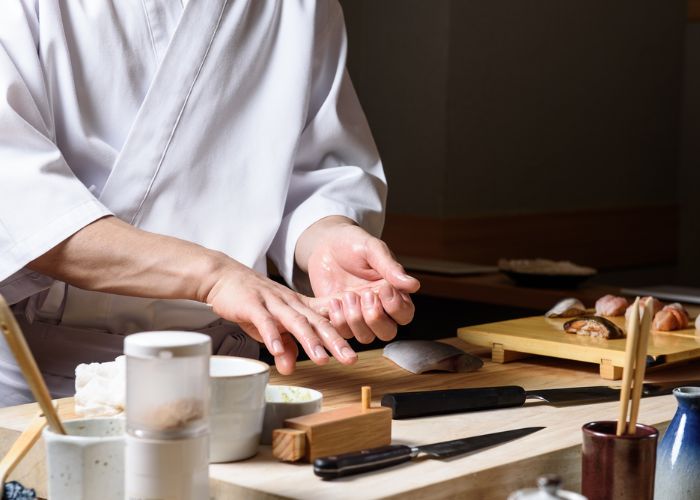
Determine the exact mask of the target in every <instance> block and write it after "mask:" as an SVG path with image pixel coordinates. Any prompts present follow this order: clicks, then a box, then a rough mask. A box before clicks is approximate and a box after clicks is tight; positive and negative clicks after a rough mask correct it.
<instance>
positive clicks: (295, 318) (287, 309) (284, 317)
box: [265, 296, 328, 365]
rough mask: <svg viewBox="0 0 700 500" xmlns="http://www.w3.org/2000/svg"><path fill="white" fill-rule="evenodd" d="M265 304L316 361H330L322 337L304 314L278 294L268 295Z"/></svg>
mask: <svg viewBox="0 0 700 500" xmlns="http://www.w3.org/2000/svg"><path fill="white" fill-rule="evenodd" d="M265 306H266V307H267V309H268V311H270V313H272V315H273V316H275V318H277V321H279V322H280V323H281V324H282V326H283V327H284V329H285V330H286V331H288V332H289V333H291V334H292V335H294V337H296V339H297V340H298V341H299V343H300V344H301V346H302V348H303V349H304V351H305V352H306V354H308V355H309V358H310V359H311V360H312V361H313V362H314V363H316V364H318V365H322V364H326V363H327V362H328V353H327V352H326V350H325V349H324V348H323V343H322V341H321V339H320V338H319V336H318V335H317V334H316V332H315V331H314V328H313V327H312V326H311V323H310V322H309V319H308V318H307V317H306V316H305V315H304V314H302V313H300V312H299V311H297V310H296V309H294V308H293V307H291V306H290V305H289V304H287V303H286V302H284V301H283V300H282V299H280V298H279V297H276V296H271V297H266V298H265ZM326 321H327V320H326Z"/></svg>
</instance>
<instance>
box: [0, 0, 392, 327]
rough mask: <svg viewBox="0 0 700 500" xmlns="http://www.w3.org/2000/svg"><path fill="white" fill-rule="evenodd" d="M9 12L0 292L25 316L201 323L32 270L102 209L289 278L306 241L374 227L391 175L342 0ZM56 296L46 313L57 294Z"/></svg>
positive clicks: (155, 0)
mask: <svg viewBox="0 0 700 500" xmlns="http://www.w3.org/2000/svg"><path fill="white" fill-rule="evenodd" d="M2 11H3V12H2V15H1V16H0V185H2V186H3V193H2V196H0V255H1V256H2V258H1V259H0V280H2V281H1V282H0V293H2V294H4V295H5V296H6V298H7V299H8V301H9V302H11V303H13V302H18V301H20V300H22V299H24V298H26V297H30V296H34V297H33V299H32V300H31V301H30V307H29V311H28V312H29V313H30V314H29V315H30V317H31V318H32V319H34V317H35V316H37V317H38V319H42V318H43V317H49V318H51V320H52V321H56V322H60V323H61V324H66V325H69V326H79V327H90V328H97V329H101V330H107V331H110V332H112V333H120V334H123V333H130V332H132V331H136V330H147V329H158V328H176V327H180V328H199V327H202V326H204V325H206V324H209V323H210V322H211V321H212V320H214V319H216V318H215V317H214V316H213V314H212V313H211V312H210V311H209V310H208V308H206V306H203V305H201V304H195V303H190V304H187V303H185V301H162V300H148V299H136V298H125V297H119V296H114V295H110V294H101V293H96V292H86V291H83V290H78V289H75V288H72V287H65V286H63V285H62V284H60V283H59V284H55V285H54V287H53V288H52V289H51V293H48V294H47V293H46V292H45V293H43V294H41V295H37V294H38V292H40V291H42V290H45V289H46V288H47V287H48V286H49V285H51V280H49V279H48V278H47V277H45V276H41V275H39V274H37V273H31V272H29V271H28V270H27V269H26V268H25V267H24V266H25V265H26V264H27V263H28V262H29V261H31V260H32V259H34V258H36V257H38V256H40V255H42V254H43V253H44V252H46V251H47V250H49V249H50V248H52V247H53V246H55V245H56V244H58V243H59V242H61V241H62V240H64V239H65V238H67V237H68V236H70V235H71V234H73V233H74V232H76V231H78V230H79V229H80V228H82V227H84V226H85V225H86V224H88V223H90V222H91V221H94V220H96V219H98V218H100V217H102V216H105V215H108V214H114V215H116V216H118V217H120V218H121V219H123V220H125V221H127V222H129V223H131V224H133V225H135V226H138V227H140V228H143V229H145V230H149V231H153V232H157V233H161V234H167V235H171V236H175V237H179V238H183V239H186V240H189V241H193V242H196V243H199V244H201V245H204V246H206V247H209V248H212V249H216V250H220V251H222V252H225V253H227V254H228V255H230V256H231V257H233V258H235V259H237V260H239V261H240V262H242V263H244V264H246V265H248V266H250V267H252V268H254V269H256V270H258V271H260V272H265V271H266V266H265V257H266V254H267V255H269V256H270V257H271V258H272V259H273V261H274V262H275V264H276V265H277V267H278V269H279V270H280V271H281V273H282V274H283V276H284V277H285V279H286V280H287V281H288V282H291V276H292V272H293V259H294V247H295V244H296V241H297V239H298V237H299V235H300V234H301V232H302V231H303V230H304V229H306V228H307V227H308V226H309V225H310V224H312V223H313V222H315V221H316V220H318V219H320V218H322V217H325V216H328V215H334V214H336V215H344V216H347V217H350V218H352V219H354V220H356V221H358V222H359V223H360V224H362V225H363V226H364V227H365V228H366V229H368V230H369V231H371V232H373V233H375V234H378V233H379V232H380V229H381V225H382V220H383V219H382V212H383V207H384V201H385V195H386V191H385V181H384V175H383V172H382V168H381V163H380V161H379V158H378V154H377V151H376V148H375V146H374V143H373V141H372V138H371V135H370V132H369V129H368V126H367V123H366V120H365V118H364V115H363V113H362V110H361V108H360V105H359V103H358V101H357V98H356V96H355V92H354V90H353V88H352V85H351V83H350V80H349V78H348V75H347V73H346V71H345V68H344V66H345V54H346V38H345V33H344V25H343V19H342V12H341V10H340V7H339V5H338V4H337V2H336V1H335V0H329V1H327V0H318V1H311V0H308V1H303V0H302V1H294V2H291V1H284V0H277V1H273V0H269V1H259V0H236V1H232V0H197V1H195V2H189V3H187V6H186V8H185V9H184V10H183V6H182V3H181V2H177V1H172V0H160V1H159V0H130V1H125V0H94V1H93V0H91V1H90V2H74V1H72V0H58V1H57V0H21V1H12V2H5V3H4V4H3V8H2ZM48 296H50V297H51V300H50V301H48V303H47V302H46V299H47V297H48Z"/></svg>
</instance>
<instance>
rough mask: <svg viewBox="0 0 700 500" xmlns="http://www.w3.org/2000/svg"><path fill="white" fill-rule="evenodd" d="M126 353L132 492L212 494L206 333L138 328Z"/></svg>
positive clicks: (136, 498) (190, 498) (178, 498)
mask: <svg viewBox="0 0 700 500" xmlns="http://www.w3.org/2000/svg"><path fill="white" fill-rule="evenodd" d="M124 354H126V401H127V403H126V423H127V429H126V431H127V440H126V474H125V476H126V477H125V487H126V498H127V499H129V500H145V499H148V500H203V499H206V498H209V480H208V475H207V472H208V466H209V460H208V455H209V355H210V354H211V339H210V338H209V337H208V336H206V335H203V334H201V333H193V332H177V331H162V332H148V333H136V334H133V335H129V336H127V337H126V339H125V341H124Z"/></svg>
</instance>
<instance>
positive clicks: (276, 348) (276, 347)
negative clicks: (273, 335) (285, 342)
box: [272, 340, 284, 356]
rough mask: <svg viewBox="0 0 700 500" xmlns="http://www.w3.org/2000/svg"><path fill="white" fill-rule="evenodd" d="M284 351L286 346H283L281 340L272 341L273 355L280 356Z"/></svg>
mask: <svg viewBox="0 0 700 500" xmlns="http://www.w3.org/2000/svg"><path fill="white" fill-rule="evenodd" d="M283 352H284V347H283V346H282V341H281V340H274V341H273V342H272V355H273V356H279V355H280V354H282V353H283Z"/></svg>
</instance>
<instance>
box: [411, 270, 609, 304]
mask: <svg viewBox="0 0 700 500" xmlns="http://www.w3.org/2000/svg"><path fill="white" fill-rule="evenodd" d="M410 274H411V275H412V276H415V277H416V278H417V279H418V280H419V281H420V283H421V288H420V290H419V291H418V293H420V294H423V295H430V296H433V297H441V298H447V299H460V300H466V301H469V302H478V303H481V304H493V305H498V306H508V307H519V308H523V309H533V310H537V311H542V312H544V311H547V310H548V309H549V308H551V307H552V306H553V305H554V304H556V303H557V302H559V301H560V300H561V299H565V298H567V297H576V298H577V299H579V300H580V301H582V302H583V303H584V304H587V305H588V306H589V307H590V306H592V305H593V304H595V301H596V300H598V299H599V298H600V297H602V296H603V295H606V294H609V293H611V294H614V295H619V293H620V287H616V286H610V285H598V284H586V283H584V284H583V285H581V286H580V287H579V288H574V289H570V290H557V289H552V288H528V287H523V286H517V285H516V284H515V283H513V281H511V280H510V279H509V278H508V277H507V276H505V275H504V274H501V273H490V274H480V275H472V276H450V275H444V274H435V273H428V272H420V271H410Z"/></svg>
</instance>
